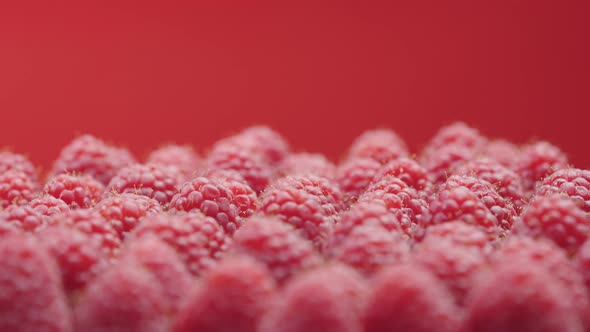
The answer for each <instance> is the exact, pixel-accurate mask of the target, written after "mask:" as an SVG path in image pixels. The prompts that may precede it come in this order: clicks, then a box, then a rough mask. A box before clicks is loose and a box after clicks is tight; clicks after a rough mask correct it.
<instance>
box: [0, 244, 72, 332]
mask: <svg viewBox="0 0 590 332" xmlns="http://www.w3.org/2000/svg"><path fill="white" fill-rule="evenodd" d="M0 257H2V259H1V260H0V289H2V296H0V331H15V332H17V331H19V332H20V331H23V332H25V331H31V332H32V331H47V332H49V331H51V332H71V331H72V326H71V317H70V313H69V310H68V307H67V304H66V298H65V296H64V293H63V289H62V288H61V282H60V278H59V272H58V269H57V266H55V262H54V261H53V260H52V259H51V257H49V256H48V255H47V254H46V253H45V250H43V249H42V248H41V247H39V246H38V245H37V244H36V243H35V241H33V240H32V239H31V238H29V237H27V236H24V235H19V234H14V235H10V236H6V237H4V238H3V239H2V241H0Z"/></svg>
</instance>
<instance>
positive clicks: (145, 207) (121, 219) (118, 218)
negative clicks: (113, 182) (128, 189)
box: [94, 193, 162, 240]
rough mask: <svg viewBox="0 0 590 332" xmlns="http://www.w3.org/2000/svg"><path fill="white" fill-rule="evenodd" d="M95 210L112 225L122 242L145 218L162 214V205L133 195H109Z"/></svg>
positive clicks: (150, 199)
mask: <svg viewBox="0 0 590 332" xmlns="http://www.w3.org/2000/svg"><path fill="white" fill-rule="evenodd" d="M94 209H95V210H96V211H98V212H99V213H100V214H101V215H102V217H103V218H104V219H105V220H106V221H107V222H108V223H110V224H111V226H112V227H113V228H114V230H115V231H116V232H117V234H118V235H119V237H120V238H121V240H123V239H125V237H126V236H127V234H128V233H129V232H131V231H132V230H133V229H134V228H135V227H137V225H139V223H140V222H141V220H142V219H143V218H144V217H145V216H148V215H153V214H158V213H160V212H162V207H161V206H160V203H158V201H156V200H155V199H152V198H149V197H146V196H143V195H138V194H131V193H126V194H120V195H109V196H107V197H105V198H104V199H103V200H102V201H100V202H99V203H98V204H97V205H96V207H95V208H94Z"/></svg>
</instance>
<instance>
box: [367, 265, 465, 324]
mask: <svg viewBox="0 0 590 332" xmlns="http://www.w3.org/2000/svg"><path fill="white" fill-rule="evenodd" d="M363 321H364V331H365V332H386V331H408V332H410V331H411V332H432V331H438V332H459V331H461V327H462V312H461V310H460V309H459V308H458V307H457V306H456V305H455V304H454V302H453V297H452V295H451V294H450V293H449V292H448V291H447V289H445V287H444V285H442V284H441V282H440V281H439V280H437V279H436V278H435V277H434V276H433V275H431V274H430V273H429V271H427V270H425V269H423V268H422V267H420V266H418V265H409V264H404V265H400V266H394V267H390V268H387V269H384V270H383V271H381V272H380V273H379V274H378V275H377V276H376V277H375V278H374V279H373V282H372V286H371V290H370V291H369V299H368V305H367V309H366V312H365V315H364V320H363Z"/></svg>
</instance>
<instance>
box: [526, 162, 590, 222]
mask: <svg viewBox="0 0 590 332" xmlns="http://www.w3.org/2000/svg"><path fill="white" fill-rule="evenodd" d="M556 193H562V194H565V195H568V196H569V197H570V198H571V199H572V200H574V201H575V202H576V203H577V204H578V205H579V206H580V207H581V208H582V209H583V210H584V211H585V212H586V213H590V171H589V170H583V169H579V168H566V169H562V170H558V171H556V172H555V173H553V174H551V175H549V176H548V177H546V178H545V180H543V183H542V185H541V187H540V188H539V189H538V191H537V192H536V193H535V195H536V196H547V195H551V194H556Z"/></svg>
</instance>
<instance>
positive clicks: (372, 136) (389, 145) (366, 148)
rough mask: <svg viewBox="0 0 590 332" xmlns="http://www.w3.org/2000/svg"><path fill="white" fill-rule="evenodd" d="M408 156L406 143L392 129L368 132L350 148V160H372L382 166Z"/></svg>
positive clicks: (359, 137) (358, 138)
mask: <svg viewBox="0 0 590 332" xmlns="http://www.w3.org/2000/svg"><path fill="white" fill-rule="evenodd" d="M407 155H408V148H407V146H406V143H404V141H403V140H402V139H401V138H400V137H399V136H398V135H397V134H396V133H395V132H394V131H393V130H390V129H374V130H368V131H365V132H364V133H362V134H361V135H360V136H358V137H357V138H356V139H355V140H354V141H353V142H352V145H351V146H350V150H349V151H348V159H355V158H370V159H373V160H375V161H377V162H379V163H380V164H386V163H387V162H389V161H391V160H394V159H397V158H400V157H406V156H407Z"/></svg>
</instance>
